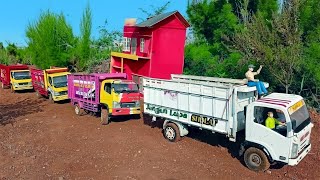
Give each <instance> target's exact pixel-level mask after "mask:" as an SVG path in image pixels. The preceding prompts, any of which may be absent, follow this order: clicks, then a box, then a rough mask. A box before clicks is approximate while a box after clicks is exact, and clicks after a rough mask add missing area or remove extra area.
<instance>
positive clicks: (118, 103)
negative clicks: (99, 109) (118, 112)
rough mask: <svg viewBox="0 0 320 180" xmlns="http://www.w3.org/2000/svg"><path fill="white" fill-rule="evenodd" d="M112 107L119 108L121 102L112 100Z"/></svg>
mask: <svg viewBox="0 0 320 180" xmlns="http://www.w3.org/2000/svg"><path fill="white" fill-rule="evenodd" d="M113 108H121V103H120V102H115V101H113Z"/></svg>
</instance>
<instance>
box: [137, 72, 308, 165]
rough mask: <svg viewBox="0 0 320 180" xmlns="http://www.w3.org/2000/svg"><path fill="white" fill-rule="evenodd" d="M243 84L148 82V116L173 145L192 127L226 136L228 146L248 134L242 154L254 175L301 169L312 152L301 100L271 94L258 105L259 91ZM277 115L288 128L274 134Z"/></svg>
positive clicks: (182, 78) (175, 78)
mask: <svg viewBox="0 0 320 180" xmlns="http://www.w3.org/2000/svg"><path fill="white" fill-rule="evenodd" d="M245 83H246V82H245V81H244V80H236V79H226V78H212V77H199V76H186V75H172V78H171V80H162V79H152V78H146V77H145V78H144V79H143V88H144V112H145V113H146V114H149V115H151V116H152V119H153V121H156V120H157V119H163V120H164V124H163V129H164V130H163V133H164V136H165V137H166V139H168V140H169V141H172V142H174V141H177V140H179V139H180V137H182V136H185V135H187V134H188V132H189V131H188V127H189V126H194V127H198V128H200V129H203V130H208V131H211V132H213V133H221V134H225V135H226V136H227V137H228V138H229V140H230V141H237V140H239V139H241V138H238V139H237V136H239V135H240V134H245V139H244V141H242V142H241V147H240V149H239V153H240V155H244V156H243V157H244V162H245V163H246V165H247V167H248V168H249V169H251V170H254V171H264V170H267V169H268V168H269V166H270V164H271V163H280V164H288V165H290V166H295V165H297V164H298V163H299V162H300V161H301V160H302V159H303V158H304V157H305V156H306V155H307V154H308V153H309V152H310V150H311V142H310V135H311V129H312V127H313V124H312V123H311V121H310V116H309V113H308V110H307V107H306V105H305V102H304V100H303V98H302V97H301V96H299V95H293V94H281V93H272V94H270V95H268V96H266V97H264V98H263V99H259V100H257V97H256V96H255V92H256V88H255V87H248V86H247V85H246V84H245ZM265 84H266V83H265ZM266 86H268V84H266ZM277 110H280V111H282V112H283V113H284V116H285V125H284V126H282V127H281V128H279V129H278V128H276V129H270V128H269V127H266V126H265V120H266V119H267V113H268V112H273V114H276V111H277ZM275 118H278V117H275ZM241 132H243V133H241Z"/></svg>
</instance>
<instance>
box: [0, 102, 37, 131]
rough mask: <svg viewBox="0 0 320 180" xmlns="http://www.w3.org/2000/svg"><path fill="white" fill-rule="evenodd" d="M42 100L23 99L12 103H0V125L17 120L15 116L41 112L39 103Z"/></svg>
mask: <svg viewBox="0 0 320 180" xmlns="http://www.w3.org/2000/svg"><path fill="white" fill-rule="evenodd" d="M41 102H43V100H31V99H24V100H21V101H19V102H16V103H13V104H4V105H0V125H2V126H5V125H7V124H12V125H13V123H14V122H16V121H17V118H19V117H21V116H25V115H27V114H31V113H36V112H42V109H41V108H40V106H39V103H41Z"/></svg>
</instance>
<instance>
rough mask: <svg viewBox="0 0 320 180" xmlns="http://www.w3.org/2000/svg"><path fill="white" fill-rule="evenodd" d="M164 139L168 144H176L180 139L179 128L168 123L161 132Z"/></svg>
mask: <svg viewBox="0 0 320 180" xmlns="http://www.w3.org/2000/svg"><path fill="white" fill-rule="evenodd" d="M163 135H164V137H165V138H166V139H167V140H168V141H170V142H177V141H179V140H180V139H181V136H180V131H179V128H178V126H177V125H176V124H174V123H168V124H167V125H166V127H165V128H164V130H163Z"/></svg>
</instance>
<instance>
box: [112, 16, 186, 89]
mask: <svg viewBox="0 0 320 180" xmlns="http://www.w3.org/2000/svg"><path fill="white" fill-rule="evenodd" d="M189 26H190V25H189V23H188V22H187V21H186V19H185V18H184V17H183V16H182V15H181V14H180V13H179V12H178V11H173V12H169V13H164V14H160V15H158V16H154V17H151V18H149V19H147V20H146V21H144V22H142V23H139V24H135V22H131V23H130V22H129V21H126V24H125V26H124V39H123V52H122V53H118V52H112V53H111V66H110V72H111V73H116V72H124V73H127V74H128V79H133V80H134V81H136V82H137V83H140V82H139V79H140V78H139V77H143V76H146V77H152V78H162V79H170V78H171V77H170V75H171V74H182V73H183V65H184V46H185V41H186V30H187V28H188V27H189Z"/></svg>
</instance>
